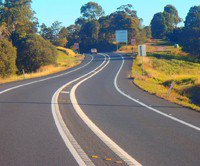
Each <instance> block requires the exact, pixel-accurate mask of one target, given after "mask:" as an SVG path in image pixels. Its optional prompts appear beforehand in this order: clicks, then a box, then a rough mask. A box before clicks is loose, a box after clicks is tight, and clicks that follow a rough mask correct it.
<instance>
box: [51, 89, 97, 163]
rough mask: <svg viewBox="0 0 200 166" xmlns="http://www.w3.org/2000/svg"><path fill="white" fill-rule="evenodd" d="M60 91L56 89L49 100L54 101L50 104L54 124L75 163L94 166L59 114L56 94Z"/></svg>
mask: <svg viewBox="0 0 200 166" xmlns="http://www.w3.org/2000/svg"><path fill="white" fill-rule="evenodd" d="M60 91H61V89H58V90H57V91H56V93H55V94H54V95H53V97H52V102H51V103H54V104H51V109H52V114H53V117H54V121H55V124H56V126H57V128H58V131H59V133H60V135H61V137H62V139H63V141H64V143H65V145H67V147H68V149H69V151H70V152H71V154H72V155H73V157H74V158H75V160H76V161H77V163H78V164H79V165H81V166H87V165H91V166H94V164H93V163H92V161H91V160H90V159H89V158H88V157H87V155H86V154H85V152H84V151H83V150H82V148H81V147H80V145H79V144H78V143H77V141H76V140H75V138H74V137H73V136H72V134H71V133H70V131H69V129H68V128H67V126H66V125H65V122H64V120H63V118H62V116H61V114H60V111H59V105H58V96H59V92H60ZM74 147H76V148H74ZM86 161H87V162H86ZM86 163H87V165H86Z"/></svg>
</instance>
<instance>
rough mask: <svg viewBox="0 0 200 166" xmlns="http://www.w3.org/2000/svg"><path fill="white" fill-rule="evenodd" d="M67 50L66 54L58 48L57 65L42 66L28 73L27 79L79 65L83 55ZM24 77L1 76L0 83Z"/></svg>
mask: <svg viewBox="0 0 200 166" xmlns="http://www.w3.org/2000/svg"><path fill="white" fill-rule="evenodd" d="M66 50H67V51H68V54H66V53H65V52H63V51H59V50H58V55H57V62H56V65H47V66H42V67H41V68H39V69H38V70H37V71H36V72H33V73H28V74H26V79H30V78H36V77H41V76H46V75H49V74H53V73H57V72H60V71H64V70H67V69H69V68H72V67H74V66H76V65H79V64H80V63H81V61H82V60H83V59H84V57H83V56H82V55H77V54H75V53H73V51H72V50H71V51H69V49H66ZM70 53H72V54H70ZM23 79H24V75H12V76H10V77H9V78H6V79H3V78H0V83H1V84H2V83H6V82H13V81H17V80H23Z"/></svg>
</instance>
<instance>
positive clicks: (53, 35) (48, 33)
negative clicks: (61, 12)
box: [39, 21, 67, 45]
mask: <svg viewBox="0 0 200 166" xmlns="http://www.w3.org/2000/svg"><path fill="white" fill-rule="evenodd" d="M61 24H62V23H61V22H59V21H55V22H53V23H52V25H51V26H50V27H47V26H46V25H45V24H44V23H43V24H42V25H41V26H40V32H39V33H40V35H41V36H42V37H43V38H44V39H45V40H49V41H50V42H51V43H52V44H54V45H59V42H62V45H63V41H64V40H63V39H61V38H60V37H61V34H59V33H62V32H61V30H62V28H63V27H62V26H61ZM66 35H67V34H66ZM58 41H59V42H58Z"/></svg>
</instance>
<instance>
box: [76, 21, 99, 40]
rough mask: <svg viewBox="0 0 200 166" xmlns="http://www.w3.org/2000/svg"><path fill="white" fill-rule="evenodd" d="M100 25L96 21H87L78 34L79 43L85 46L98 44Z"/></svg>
mask: <svg viewBox="0 0 200 166" xmlns="http://www.w3.org/2000/svg"><path fill="white" fill-rule="evenodd" d="M99 30H100V25H99V22H98V21H96V20H93V21H89V22H87V23H86V24H84V25H83V26H82V28H81V30H80V32H79V35H80V36H81V42H82V43H85V44H86V43H87V44H94V43H96V42H98V35H99Z"/></svg>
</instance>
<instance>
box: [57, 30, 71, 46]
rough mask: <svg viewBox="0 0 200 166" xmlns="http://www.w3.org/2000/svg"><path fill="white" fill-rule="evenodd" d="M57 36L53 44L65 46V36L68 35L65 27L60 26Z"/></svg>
mask: <svg viewBox="0 0 200 166" xmlns="http://www.w3.org/2000/svg"><path fill="white" fill-rule="evenodd" d="M57 36H58V38H57V40H56V41H55V45H56V46H62V47H65V46H66V44H67V37H68V31H67V28H65V27H63V28H61V30H60V31H59V33H58V35H57Z"/></svg>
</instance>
